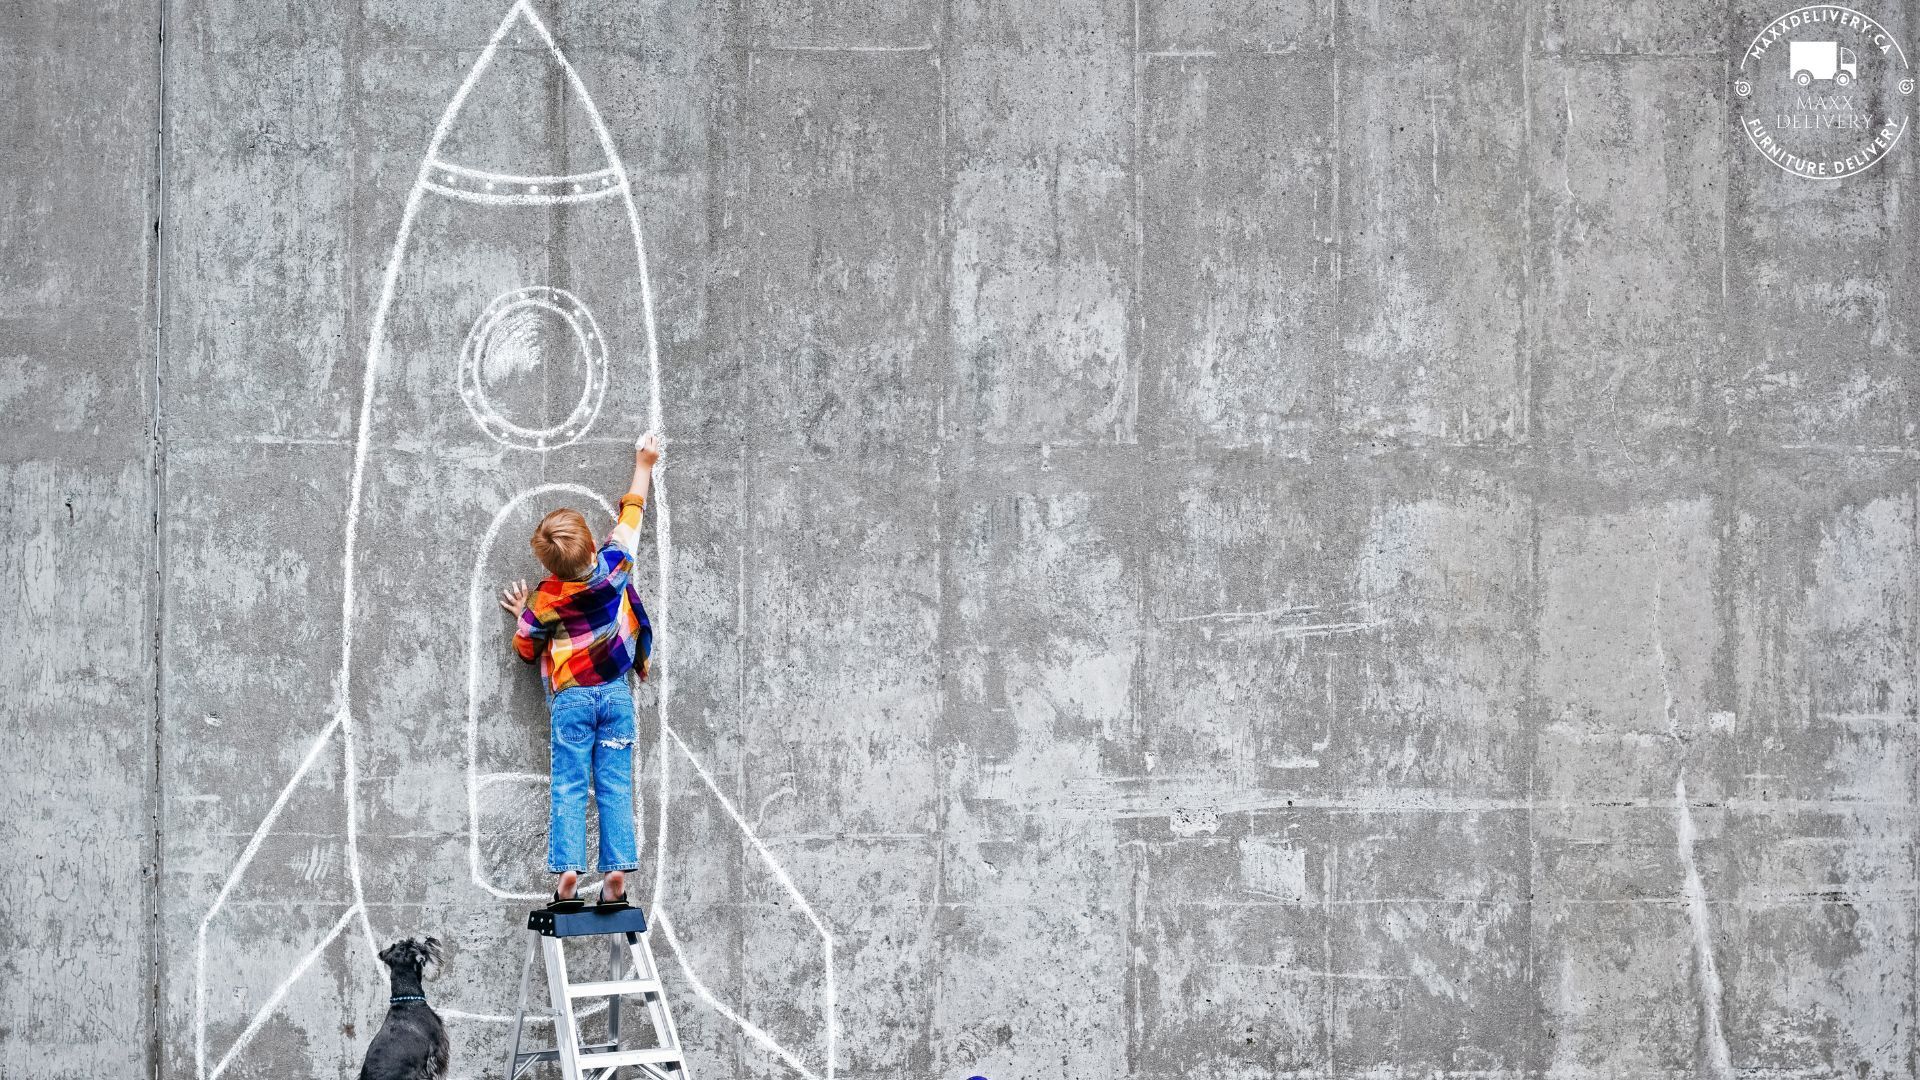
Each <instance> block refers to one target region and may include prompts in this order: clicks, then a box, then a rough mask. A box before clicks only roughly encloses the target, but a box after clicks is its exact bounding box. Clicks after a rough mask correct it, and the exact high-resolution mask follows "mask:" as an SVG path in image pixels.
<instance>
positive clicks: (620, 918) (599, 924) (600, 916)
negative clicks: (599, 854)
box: [527, 904, 647, 937]
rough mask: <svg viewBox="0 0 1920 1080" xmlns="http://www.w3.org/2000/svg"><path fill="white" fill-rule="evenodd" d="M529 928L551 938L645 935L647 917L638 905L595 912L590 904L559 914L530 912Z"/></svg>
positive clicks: (541, 910) (537, 909)
mask: <svg viewBox="0 0 1920 1080" xmlns="http://www.w3.org/2000/svg"><path fill="white" fill-rule="evenodd" d="M527 929H529V930H532V931H534V932H535V933H539V934H544V935H546V936H547V937H587V936H589V935H592V934H644V933H646V932H647V917H646V915H644V914H642V913H641V911H640V907H639V905H638V904H636V905H634V906H633V907H629V908H621V909H620V910H619V911H595V910H594V909H593V906H592V905H591V904H589V905H588V906H587V908H586V910H584V911H570V912H566V913H563V914H556V913H555V912H551V911H548V910H547V909H546V908H534V909H533V910H532V911H529V912H527Z"/></svg>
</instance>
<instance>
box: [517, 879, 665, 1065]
mask: <svg viewBox="0 0 1920 1080" xmlns="http://www.w3.org/2000/svg"><path fill="white" fill-rule="evenodd" d="M527 930H528V935H527V957H526V960H525V961H524V962H523V963H522V964H521V965H520V1008H519V1011H518V1012H517V1013H516V1014H515V1015H514V1020H513V1042H512V1044H511V1045H510V1046H509V1047H508V1049H507V1080H519V1078H520V1077H521V1076H523V1075H524V1074H525V1073H526V1072H527V1070H529V1069H531V1068H533V1066H534V1065H536V1064H538V1063H539V1062H543V1061H557V1062H559V1063H560V1072H561V1075H562V1076H564V1077H565V1078H566V1080H611V1078H612V1076H613V1075H614V1073H616V1072H618V1071H619V1070H620V1069H622V1068H636V1069H638V1070H640V1073H641V1075H643V1076H647V1077H650V1078H652V1080H687V1061H686V1053H685V1051H684V1050H683V1049H682V1048H681V1046H680V1034H679V1032H678V1031H676V1030H675V1029H674V1026H673V1016H672V1014H670V1013H668V1012H667V1001H666V998H665V997H664V996H662V994H661V990H660V969H659V968H658V967H656V966H655V965H654V962H653V948H652V946H650V945H649V944H648V940H647V938H648V935H647V919H646V916H645V915H644V914H642V913H641V911H640V908H639V907H637V906H636V907H629V908H623V909H621V910H619V911H595V910H594V909H593V908H591V907H589V908H587V909H586V910H584V911H574V912H566V913H561V914H556V913H554V912H551V911H547V910H546V909H544V908H536V909H535V910H533V911H531V912H529V913H528V914H527ZM576 937H605V938H607V968H608V971H607V980H606V981H605V982H574V981H573V980H572V978H571V977H570V976H569V975H568V972H567V954H566V949H565V942H566V939H567V938H576ZM535 953H544V954H545V957H546V968H547V994H548V997H549V999H550V1000H551V1002H552V1005H553V1041H554V1045H553V1046H552V1047H551V1048H549V1049H544V1050H521V1049H520V1042H521V1036H522V1034H523V1033H524V1032H525V1029H526V1023H527V991H528V989H529V987H530V985H531V982H532V976H533V957H534V954H535ZM622 953H624V954H625V956H624V957H623V956H622ZM628 996H638V997H639V998H640V999H641V1000H642V1002H643V1003H644V1004H645V1006H646V1010H647V1018H648V1020H650V1021H651V1022H652V1024H653V1037H654V1045H653V1046H651V1047H646V1048H633V1047H622V1046H621V1045H620V1003H621V1000H622V998H625V997H628ZM595 997H598V998H605V999H607V1037H608V1040H609V1041H607V1042H604V1043H594V1044H592V1045H586V1044H583V1043H582V1042H581V1041H580V1040H581V1035H580V1022H579V1020H578V1019H576V1018H575V1016H574V1014H573V1006H574V1002H576V1001H579V1000H580V999H581V998H595Z"/></svg>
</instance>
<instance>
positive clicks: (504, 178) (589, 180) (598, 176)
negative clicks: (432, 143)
mask: <svg viewBox="0 0 1920 1080" xmlns="http://www.w3.org/2000/svg"><path fill="white" fill-rule="evenodd" d="M426 171H427V172H429V173H436V172H450V173H457V174H459V175H461V176H464V177H466V178H467V179H469V180H479V181H481V182H482V183H497V184H510V185H514V186H524V185H527V184H598V183H599V182H600V181H602V180H612V181H614V182H616V183H625V182H626V180H625V178H624V177H622V176H621V175H620V170H619V169H616V168H613V167H611V166H609V167H607V168H604V169H595V170H593V171H592V172H583V173H568V174H566V175H564V176H530V175H527V174H525V173H503V172H489V171H487V170H485V169H470V168H468V167H467V166H465V165H455V164H454V163H453V162H451V161H442V160H440V159H438V158H428V159H427V168H426Z"/></svg>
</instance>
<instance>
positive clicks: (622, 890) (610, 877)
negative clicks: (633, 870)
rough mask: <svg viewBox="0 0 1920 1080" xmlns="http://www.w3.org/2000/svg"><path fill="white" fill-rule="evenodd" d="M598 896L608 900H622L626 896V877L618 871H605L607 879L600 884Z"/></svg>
mask: <svg viewBox="0 0 1920 1080" xmlns="http://www.w3.org/2000/svg"><path fill="white" fill-rule="evenodd" d="M600 895H601V896H604V897H606V898H607V899H609V900H619V899H623V898H624V897H625V896H626V895H627V875H626V873H625V872H623V871H620V870H609V871H607V879H606V880H605V881H603V882H601V883H600Z"/></svg>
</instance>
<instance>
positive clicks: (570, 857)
mask: <svg viewBox="0 0 1920 1080" xmlns="http://www.w3.org/2000/svg"><path fill="white" fill-rule="evenodd" d="M547 704H548V708H549V709H550V710H551V711H552V715H553V787H552V792H553V809H552V814H551V816H549V817H548V819H547V871H548V872H549V873H554V874H559V873H563V872H565V871H568V870H574V871H578V872H580V873H586V872H587V870H588V869H589V867H588V866H587V864H586V857H587V790H588V789H589V788H591V789H592V790H593V797H594V799H595V801H597V802H598V803H599V804H600V870H601V872H602V873H605V872H606V871H609V870H633V869H635V868H637V867H638V866H639V865H640V863H639V855H638V853H637V851H636V849H635V846H634V840H633V691H631V690H629V689H628V688H627V680H626V679H624V678H622V679H616V680H614V681H613V682H610V683H602V684H600V685H599V686H569V687H567V688H566V689H565V690H562V691H560V692H559V693H558V694H554V695H551V696H550V697H549V698H548V699H547Z"/></svg>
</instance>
